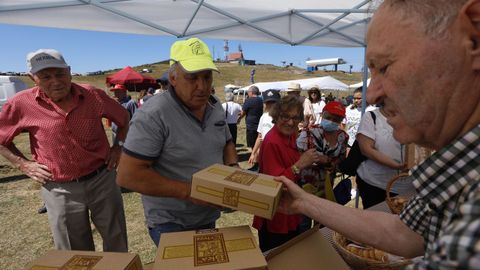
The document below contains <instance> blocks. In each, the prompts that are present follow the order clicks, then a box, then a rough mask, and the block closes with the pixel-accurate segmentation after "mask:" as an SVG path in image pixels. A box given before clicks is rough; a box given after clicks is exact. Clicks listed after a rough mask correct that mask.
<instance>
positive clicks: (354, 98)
mask: <svg viewBox="0 0 480 270" xmlns="http://www.w3.org/2000/svg"><path fill="white" fill-rule="evenodd" d="M353 99H362V98H361V97H354V98H353Z"/></svg>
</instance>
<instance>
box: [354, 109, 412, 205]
mask: <svg viewBox="0 0 480 270" xmlns="http://www.w3.org/2000/svg"><path fill="white" fill-rule="evenodd" d="M371 113H374V114H375V121H374V120H373V118H372V115H371ZM371 113H366V114H365V115H364V117H363V118H362V121H361V122H360V127H359V128H358V133H357V140H358V144H359V146H360V150H361V151H362V154H363V155H365V156H366V157H367V158H368V159H367V160H365V161H364V162H362V163H361V164H360V166H359V167H358V169H357V177H356V179H355V180H356V182H357V186H358V191H359V192H360V197H361V198H362V204H363V208H364V209H365V208H370V207H371V206H373V205H375V204H377V203H380V202H383V201H385V198H386V188H387V184H388V182H389V181H390V179H392V177H394V176H396V175H398V174H399V173H401V172H403V171H405V170H406V169H407V165H406V162H405V149H404V147H403V145H402V144H400V143H399V142H398V141H397V140H395V138H393V128H392V126H390V125H389V124H388V123H387V119H386V117H385V114H386V112H385V110H384V106H381V107H380V109H378V110H374V111H372V112H371ZM413 191H414V188H413V185H412V179H411V178H408V179H404V180H402V181H397V182H396V183H395V185H393V187H392V189H391V193H390V195H391V196H395V195H398V194H406V193H410V192H413Z"/></svg>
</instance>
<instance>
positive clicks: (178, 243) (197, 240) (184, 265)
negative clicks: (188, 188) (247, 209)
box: [153, 226, 267, 270]
mask: <svg viewBox="0 0 480 270" xmlns="http://www.w3.org/2000/svg"><path fill="white" fill-rule="evenodd" d="M266 266H267V262H266V261H265V258H264V257H263V255H262V253H261V251H260V249H259V248H258V246H257V244H256V240H255V237H254V236H253V234H252V232H251V230H250V228H249V227H248V226H240V227H230V228H222V229H211V230H200V231H185V232H174V233H162V234H161V235H160V244H159V246H158V250H157V256H156V259H155V265H154V267H153V269H154V270H169V269H170V270H180V269H181V270H188V269H202V270H220V269H266Z"/></svg>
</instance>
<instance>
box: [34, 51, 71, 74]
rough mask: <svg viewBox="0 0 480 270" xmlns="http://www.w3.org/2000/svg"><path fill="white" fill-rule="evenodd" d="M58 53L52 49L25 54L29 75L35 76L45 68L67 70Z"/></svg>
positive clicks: (63, 60)
mask: <svg viewBox="0 0 480 270" xmlns="http://www.w3.org/2000/svg"><path fill="white" fill-rule="evenodd" d="M68 67H69V65H67V63H66V62H65V59H63V56H62V54H61V53H60V52H58V51H57V50H54V49H39V50H37V51H35V52H31V53H29V54H27V68H28V72H29V73H30V74H35V73H37V72H39V71H40V70H42V69H46V68H68Z"/></svg>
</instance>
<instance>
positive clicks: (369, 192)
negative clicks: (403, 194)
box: [356, 174, 398, 209]
mask: <svg viewBox="0 0 480 270" xmlns="http://www.w3.org/2000/svg"><path fill="white" fill-rule="evenodd" d="M356 181H357V187H358V192H360V193H359V194H360V198H362V204H363V209H367V208H370V207H372V206H374V205H376V204H379V203H381V202H383V201H385V199H386V198H387V193H386V191H385V189H381V188H378V187H376V186H372V185H370V184H368V183H367V182H365V181H363V179H362V178H360V176H359V175H358V174H357V180H356ZM397 195H398V194H396V193H393V192H390V196H397Z"/></svg>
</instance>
